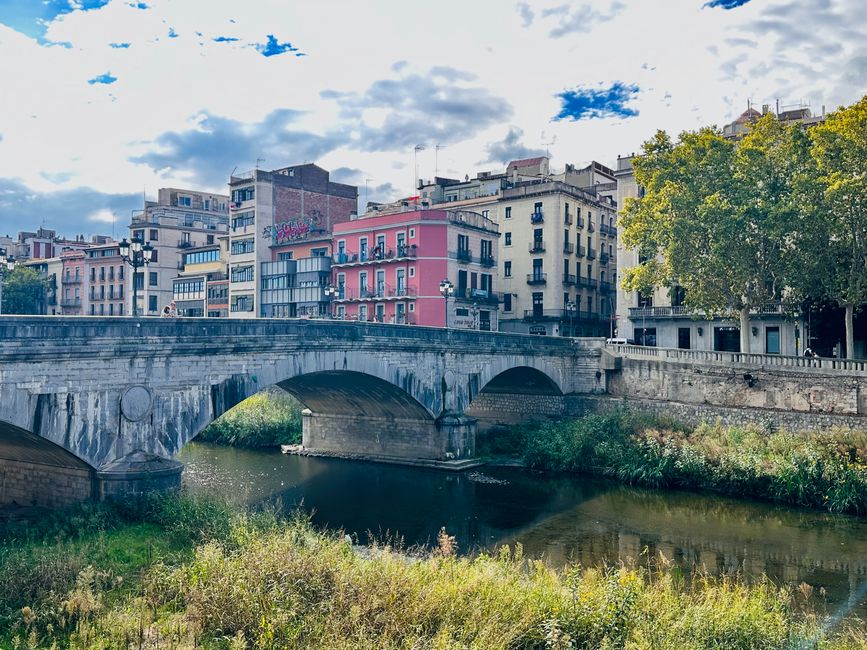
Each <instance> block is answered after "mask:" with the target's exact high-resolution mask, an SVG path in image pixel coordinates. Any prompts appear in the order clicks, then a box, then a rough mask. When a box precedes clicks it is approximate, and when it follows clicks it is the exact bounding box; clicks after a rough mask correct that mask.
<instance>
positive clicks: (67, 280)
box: [60, 276, 82, 284]
mask: <svg viewBox="0 0 867 650" xmlns="http://www.w3.org/2000/svg"><path fill="white" fill-rule="evenodd" d="M60 282H61V283H62V284H81V282H82V278H81V276H78V277H74V276H71V277H68V278H63V279H62V280H61V281H60Z"/></svg>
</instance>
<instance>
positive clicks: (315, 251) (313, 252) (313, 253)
mask: <svg viewBox="0 0 867 650" xmlns="http://www.w3.org/2000/svg"><path fill="white" fill-rule="evenodd" d="M310 257H328V249H327V248H312V249H310Z"/></svg>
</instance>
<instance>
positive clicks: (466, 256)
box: [453, 248, 473, 264]
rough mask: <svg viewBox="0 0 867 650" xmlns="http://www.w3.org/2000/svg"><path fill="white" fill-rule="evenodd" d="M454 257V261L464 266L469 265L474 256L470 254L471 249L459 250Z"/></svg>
mask: <svg viewBox="0 0 867 650" xmlns="http://www.w3.org/2000/svg"><path fill="white" fill-rule="evenodd" d="M453 256H454V259H456V260H457V261H458V262H462V263H463V264H469V263H470V262H472V261H473V254H472V253H471V252H470V249H469V248H459V249H458V250H457V251H455V252H454V253H453Z"/></svg>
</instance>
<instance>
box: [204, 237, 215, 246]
mask: <svg viewBox="0 0 867 650" xmlns="http://www.w3.org/2000/svg"><path fill="white" fill-rule="evenodd" d="M205 242H206V243H207V244H208V246H210V245H211V244H213V243H214V236H213V235H208V236H207V237H205Z"/></svg>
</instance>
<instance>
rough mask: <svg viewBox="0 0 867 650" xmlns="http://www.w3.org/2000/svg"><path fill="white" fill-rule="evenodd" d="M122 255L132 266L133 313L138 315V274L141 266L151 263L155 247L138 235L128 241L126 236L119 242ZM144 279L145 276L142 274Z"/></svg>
mask: <svg viewBox="0 0 867 650" xmlns="http://www.w3.org/2000/svg"><path fill="white" fill-rule="evenodd" d="M118 248H119V249H120V256H121V258H122V259H123V261H124V262H126V263H127V264H129V265H130V266H131V267H132V315H133V316H138V284H137V283H136V275H137V272H138V270H139V269H140V268H142V267H144V266H147V265H148V264H150V263H151V257H152V256H153V254H154V247H153V246H151V245H150V243H147V244H145V243H143V242H142V240H141V239H140V238H138V237H133V238H132V241H127V240H126V237H124V238H123V241H121V242H120V244H118ZM142 280H144V276H142Z"/></svg>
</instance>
